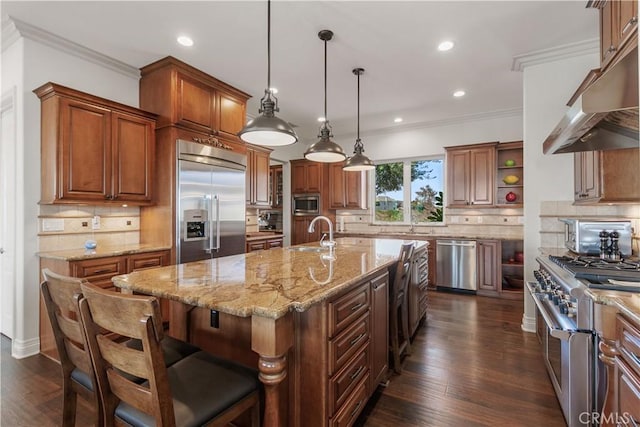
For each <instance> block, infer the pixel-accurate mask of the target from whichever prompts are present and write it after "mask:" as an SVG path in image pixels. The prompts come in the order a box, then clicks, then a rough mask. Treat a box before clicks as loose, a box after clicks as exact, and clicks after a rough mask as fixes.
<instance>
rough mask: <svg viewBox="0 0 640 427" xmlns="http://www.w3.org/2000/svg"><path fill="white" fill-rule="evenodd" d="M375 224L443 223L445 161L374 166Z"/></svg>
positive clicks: (430, 160)
mask: <svg viewBox="0 0 640 427" xmlns="http://www.w3.org/2000/svg"><path fill="white" fill-rule="evenodd" d="M373 182H374V183H375V184H374V185H375V187H374V189H373V191H374V194H375V217H374V221H375V222H385V223H397V224H409V223H410V222H413V223H428V222H443V218H442V215H443V209H442V202H443V191H444V158H443V157H435V158H427V159H418V160H404V161H400V162H389V163H380V164H378V165H376V169H375V179H374V180H373Z"/></svg>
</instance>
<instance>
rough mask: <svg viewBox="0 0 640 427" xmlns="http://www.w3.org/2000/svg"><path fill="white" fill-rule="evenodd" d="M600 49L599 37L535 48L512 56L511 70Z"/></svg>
mask: <svg viewBox="0 0 640 427" xmlns="http://www.w3.org/2000/svg"><path fill="white" fill-rule="evenodd" d="M599 49H600V40H599V39H590V40H584V41H581V42H576V43H569V44H564V45H560V46H556V47H552V48H549V49H542V50H536V51H533V52H528V53H523V54H522V55H516V56H514V57H513V62H512V63H511V71H524V69H525V68H527V67H529V66H531V65H538V64H544V63H546V62H553V61H557V60H559V59H566V58H572V57H574V56H580V55H586V54H589V53H597V52H598V51H599Z"/></svg>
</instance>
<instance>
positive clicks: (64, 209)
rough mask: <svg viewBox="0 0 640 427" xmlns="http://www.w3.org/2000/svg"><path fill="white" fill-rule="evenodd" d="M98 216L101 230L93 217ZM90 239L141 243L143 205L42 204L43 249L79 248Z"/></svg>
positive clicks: (102, 243) (40, 237) (100, 243)
mask: <svg viewBox="0 0 640 427" xmlns="http://www.w3.org/2000/svg"><path fill="white" fill-rule="evenodd" d="M95 217H99V229H94V228H93V223H92V221H93V219H94V218H95ZM87 240H95V241H96V242H97V243H98V246H113V245H133V244H138V243H140V208H138V207H126V208H125V207H116V206H114V207H109V206H80V205H73V206H67V205H41V206H40V215H39V216H38V246H39V251H40V252H46V251H54V250H67V249H80V248H83V247H84V243H85V241H87Z"/></svg>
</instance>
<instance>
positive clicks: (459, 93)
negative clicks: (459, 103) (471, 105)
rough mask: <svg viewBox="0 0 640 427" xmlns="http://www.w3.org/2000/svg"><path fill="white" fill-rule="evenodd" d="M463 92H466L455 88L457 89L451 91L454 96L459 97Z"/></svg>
mask: <svg viewBox="0 0 640 427" xmlns="http://www.w3.org/2000/svg"><path fill="white" fill-rule="evenodd" d="M465 94H466V92H465V91H463V90H457V91H455V92H453V96H455V97H456V98H460V97H462V96H464V95H465Z"/></svg>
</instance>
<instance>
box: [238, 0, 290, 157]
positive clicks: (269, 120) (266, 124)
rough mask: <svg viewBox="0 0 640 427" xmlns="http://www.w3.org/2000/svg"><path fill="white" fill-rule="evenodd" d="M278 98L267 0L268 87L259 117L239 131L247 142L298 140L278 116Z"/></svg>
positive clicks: (274, 144)
mask: <svg viewBox="0 0 640 427" xmlns="http://www.w3.org/2000/svg"><path fill="white" fill-rule="evenodd" d="M278 111H280V109H279V108H278V98H276V97H275V96H274V95H273V93H272V90H271V0H267V88H266V89H265V90H264V96H263V97H262V99H261V100H260V109H259V110H258V114H260V115H259V116H258V117H255V118H253V119H252V120H250V121H249V123H247V125H246V126H245V127H244V128H242V130H241V131H240V132H238V136H239V137H240V138H241V139H242V140H243V141H245V142H248V143H250V144H256V145H264V146H268V147H277V146H282V145H290V144H293V143H295V142H297V141H298V135H296V132H295V131H294V130H293V128H292V127H291V125H290V124H289V123H287V122H286V121H284V120H282V119H280V118H278V117H276V115H275V113H276V112H278Z"/></svg>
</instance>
